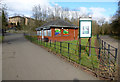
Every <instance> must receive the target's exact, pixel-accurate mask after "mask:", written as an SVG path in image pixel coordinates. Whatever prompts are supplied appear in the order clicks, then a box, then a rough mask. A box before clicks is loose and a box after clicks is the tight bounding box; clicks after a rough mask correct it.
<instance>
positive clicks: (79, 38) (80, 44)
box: [79, 37, 81, 64]
mask: <svg viewBox="0 0 120 82" xmlns="http://www.w3.org/2000/svg"><path fill="white" fill-rule="evenodd" d="M80 63H81V38H80V37H79V64H80Z"/></svg>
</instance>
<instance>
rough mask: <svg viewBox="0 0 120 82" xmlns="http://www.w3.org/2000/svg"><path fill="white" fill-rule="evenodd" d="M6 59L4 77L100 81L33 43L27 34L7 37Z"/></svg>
mask: <svg viewBox="0 0 120 82" xmlns="http://www.w3.org/2000/svg"><path fill="white" fill-rule="evenodd" d="M2 60H3V61H2V62H3V63H2V68H3V69H2V79H3V80H74V79H78V80H97V78H96V77H94V76H92V75H90V74H88V73H86V72H84V71H82V70H80V69H78V68H75V67H74V66H72V65H71V64H69V63H67V62H64V61H63V60H62V59H60V58H58V57H56V56H55V55H53V54H51V53H49V52H47V51H46V50H45V49H43V48H41V47H40V46H37V45H35V44H33V43H31V42H29V41H28V40H26V39H25V38H24V36H23V34H10V35H7V36H6V37H5V40H4V43H3V58H2Z"/></svg>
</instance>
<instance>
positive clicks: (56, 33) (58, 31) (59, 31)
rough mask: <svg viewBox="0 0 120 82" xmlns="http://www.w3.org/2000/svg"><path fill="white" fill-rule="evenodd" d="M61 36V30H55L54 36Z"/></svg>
mask: <svg viewBox="0 0 120 82" xmlns="http://www.w3.org/2000/svg"><path fill="white" fill-rule="evenodd" d="M60 35H61V29H58V28H55V36H60Z"/></svg>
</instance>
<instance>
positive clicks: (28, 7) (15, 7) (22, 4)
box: [2, 0, 118, 20]
mask: <svg viewBox="0 0 120 82" xmlns="http://www.w3.org/2000/svg"><path fill="white" fill-rule="evenodd" d="M117 2H118V0H84V2H83V0H2V3H3V4H6V5H7V7H8V15H9V16H13V15H14V13H17V14H23V15H25V16H27V17H32V8H33V6H35V5H38V4H40V5H41V6H42V7H43V8H46V7H48V6H49V7H52V6H53V5H54V4H57V5H59V6H61V7H68V8H70V9H77V10H78V11H80V12H81V13H87V12H89V11H90V12H92V14H93V17H94V18H98V17H99V18H101V17H105V18H106V20H109V18H110V17H111V16H112V15H113V14H114V13H115V12H116V10H117Z"/></svg>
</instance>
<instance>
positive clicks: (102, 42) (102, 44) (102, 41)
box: [102, 40, 103, 49]
mask: <svg viewBox="0 0 120 82" xmlns="http://www.w3.org/2000/svg"><path fill="white" fill-rule="evenodd" d="M102 49H103V40H102Z"/></svg>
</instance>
